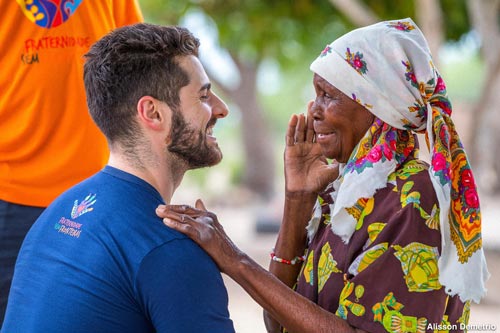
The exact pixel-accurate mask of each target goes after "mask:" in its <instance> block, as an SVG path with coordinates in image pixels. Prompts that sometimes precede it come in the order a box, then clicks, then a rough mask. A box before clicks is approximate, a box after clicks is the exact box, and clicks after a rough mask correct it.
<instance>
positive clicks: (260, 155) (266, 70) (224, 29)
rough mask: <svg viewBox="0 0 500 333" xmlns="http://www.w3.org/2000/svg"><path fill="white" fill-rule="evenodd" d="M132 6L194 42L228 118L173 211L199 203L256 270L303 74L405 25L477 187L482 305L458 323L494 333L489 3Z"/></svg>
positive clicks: (243, 309)
mask: <svg viewBox="0 0 500 333" xmlns="http://www.w3.org/2000/svg"><path fill="white" fill-rule="evenodd" d="M139 2H140V4H141V7H142V9H143V12H144V15H145V19H146V21H147V22H151V23H159V24H179V25H183V26H186V27H188V28H189V29H190V30H191V31H192V32H193V33H194V34H195V35H196V36H197V37H198V38H200V40H201V49H200V51H201V55H200V58H201V60H202V62H203V63H204V65H205V68H206V70H207V73H208V75H209V77H210V78H211V80H212V84H213V86H214V88H213V90H214V91H215V92H216V93H217V94H219V95H220V96H221V97H222V98H223V99H224V100H225V101H226V103H227V104H228V106H229V109H230V114H229V116H228V117H227V118H225V119H224V120H222V121H219V122H218V123H217V125H216V127H215V134H216V136H217V138H218V142H219V145H220V147H221V149H222V151H223V153H224V159H223V161H222V163H221V164H219V165H218V166H216V167H213V168H210V169H203V170H197V171H193V172H190V173H188V174H187V176H186V178H185V180H184V182H183V184H182V185H181V187H180V188H179V190H178V191H177V193H176V195H175V197H174V202H176V203H180V202H182V203H194V200H195V199H196V198H198V197H199V198H202V199H203V200H204V201H205V202H206V204H207V205H208V207H209V209H211V210H213V211H214V212H216V213H217V214H218V215H219V219H220V221H221V222H222V224H223V225H224V227H225V228H226V230H227V232H228V234H229V235H230V236H231V237H232V238H233V240H234V241H235V243H236V244H237V245H238V246H240V248H241V249H242V250H244V251H246V252H248V253H249V254H250V255H251V256H252V257H254V258H255V260H256V261H257V262H259V263H260V264H262V265H263V266H264V267H267V265H268V263H269V252H270V249H271V248H272V246H273V245H274V241H275V238H276V232H277V230H278V228H279V224H280V221H281V213H282V212H281V210H282V199H283V189H284V177H283V149H284V136H285V128H286V126H287V122H288V119H289V117H290V116H291V115H292V114H294V113H301V112H304V111H305V106H306V103H307V101H309V100H311V99H313V98H314V91H313V87H312V74H311V72H310V71H309V64H310V63H311V62H312V61H313V60H314V59H315V58H316V56H317V55H318V54H319V52H321V50H323V48H324V47H325V45H326V44H329V43H330V42H332V41H333V40H334V39H336V38H337V37H339V36H340V35H342V34H344V33H346V32H347V31H349V30H352V29H354V28H356V27H359V26H364V25H369V24H372V23H375V22H377V21H381V20H389V19H399V18H406V17H411V18H412V19H413V20H414V21H415V22H416V23H417V24H418V25H419V27H420V29H421V30H422V31H423V32H424V34H425V35H426V37H427V39H428V42H429V46H430V48H431V50H432V52H433V55H434V62H435V63H436V64H437V67H438V68H439V69H440V72H441V74H442V76H443V78H444V80H445V82H446V84H447V88H448V93H449V95H450V98H451V101H452V103H453V112H454V115H453V118H454V119H455V124H456V127H457V130H458V132H459V133H460V135H461V138H462V140H463V143H464V145H465V148H466V149H467V152H468V155H469V157H470V158H471V163H472V167H473V170H474V172H475V176H476V181H477V183H478V186H479V192H480V198H481V206H482V209H483V237H484V238H483V245H484V248H485V250H486V258H487V261H488V264H489V269H490V272H491V273H492V277H491V278H490V280H489V281H488V284H487V286H488V289H489V292H488V295H487V297H486V298H485V299H483V301H482V302H481V304H480V305H473V306H472V313H471V319H470V323H471V324H490V325H495V326H496V329H497V330H500V281H499V279H498V276H499V274H500V271H499V266H500V237H499V235H500V226H499V223H498V216H500V204H499V202H500V201H499V200H500V150H499V148H498V147H500V0H440V1H438V0H407V1H394V0H295V1H292V0H279V1H277V0H276V1H269V0H252V1H238V0H192V1H179V0H139ZM421 148H422V150H424V148H425V144H424V143H423V142H422V141H421ZM424 156H425V151H424ZM225 278H226V277H225ZM226 283H227V287H228V291H229V298H230V311H231V317H232V318H233V320H234V322H235V327H236V331H237V332H240V333H241V332H249V333H250V332H252V333H255V332H265V329H264V325H263V323H262V309H261V308H260V307H259V306H258V305H257V304H256V303H254V302H253V301H252V300H251V299H250V297H249V296H247V295H246V294H245V293H244V292H243V290H242V289H241V288H240V287H239V286H237V285H235V284H234V283H233V282H232V281H231V280H230V279H227V278H226Z"/></svg>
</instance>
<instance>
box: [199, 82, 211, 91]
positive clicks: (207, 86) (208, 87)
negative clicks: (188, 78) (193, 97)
mask: <svg viewBox="0 0 500 333" xmlns="http://www.w3.org/2000/svg"><path fill="white" fill-rule="evenodd" d="M211 87H212V84H211V83H210V82H208V83H205V84H204V85H203V86H201V88H200V90H198V92H202V91H203V90H210V88H211Z"/></svg>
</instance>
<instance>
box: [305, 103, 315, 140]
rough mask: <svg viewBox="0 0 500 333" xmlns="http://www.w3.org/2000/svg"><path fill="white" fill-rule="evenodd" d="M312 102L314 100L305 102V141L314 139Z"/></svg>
mask: <svg viewBox="0 0 500 333" xmlns="http://www.w3.org/2000/svg"><path fill="white" fill-rule="evenodd" d="M313 104H314V101H309V103H307V118H306V119H307V124H306V142H311V143H312V142H313V141H314V123H313V120H314V119H313V116H312V111H311V108H312V106H313Z"/></svg>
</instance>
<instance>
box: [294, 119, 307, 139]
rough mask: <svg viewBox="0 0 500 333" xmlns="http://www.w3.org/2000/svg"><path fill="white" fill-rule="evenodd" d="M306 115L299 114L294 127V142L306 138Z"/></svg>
mask: <svg viewBox="0 0 500 333" xmlns="http://www.w3.org/2000/svg"><path fill="white" fill-rule="evenodd" d="M305 130H306V117H305V116H304V115H303V114H299V116H298V121H297V127H296V128H295V142H296V143H302V142H304V140H305V139H306V132H305Z"/></svg>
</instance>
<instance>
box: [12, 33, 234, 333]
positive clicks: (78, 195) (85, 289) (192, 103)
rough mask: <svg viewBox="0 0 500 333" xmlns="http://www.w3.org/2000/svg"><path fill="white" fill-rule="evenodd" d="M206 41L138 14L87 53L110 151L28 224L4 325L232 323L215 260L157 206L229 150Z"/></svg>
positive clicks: (93, 108)
mask: <svg viewBox="0 0 500 333" xmlns="http://www.w3.org/2000/svg"><path fill="white" fill-rule="evenodd" d="M198 47H199V41H198V39H196V38H195V37H194V36H193V35H192V34H191V33H190V32H189V31H188V30H187V29H185V28H181V27H165V26H156V25H151V24H136V25H131V26H127V27H123V28H119V29H116V30H114V31H113V32H111V33H109V34H108V35H106V36H104V37H103V38H102V39H101V40H99V41H98V42H96V43H95V44H94V45H93V46H92V48H91V49H90V51H89V52H88V53H87V55H86V64H85V68H84V80H85V88H86V93H87V103H88V107H89V110H90V113H91V116H92V118H93V120H94V121H95V123H96V124H97V125H98V126H99V128H100V130H101V131H102V132H103V133H104V135H105V136H106V138H107V141H108V144H109V147H110V153H111V154H110V159H109V162H108V165H107V166H106V167H105V168H104V169H103V170H101V171H100V172H99V173H97V174H95V175H94V176H92V177H91V178H88V179H87V180H85V181H83V182H82V183H80V184H78V185H76V186H74V187H73V188H71V189H70V190H68V191H67V192H65V193H64V194H63V195H61V196H60V197H59V198H57V199H56V200H55V201H54V202H53V203H52V205H51V206H50V207H49V208H47V210H46V211H45V212H44V213H43V214H42V216H41V217H40V218H39V219H38V220H37V222H36V223H35V224H34V226H33V227H32V228H31V230H30V232H29V233H28V235H27V237H26V239H25V241H24V243H23V246H22V249H21V252H20V255H19V259H18V261H17V264H16V269H15V273H14V280H13V284H12V288H11V292H10V297H9V303H8V307H7V313H6V319H5V322H4V326H3V329H2V332H51V333H57V332H85V333H88V332H107V333H109V332H120V333H124V332H234V328H233V324H232V321H231V320H230V318H229V312H228V309H227V304H228V299H227V291H226V289H225V286H224V283H223V281H222V278H221V274H220V272H219V270H218V268H217V266H216V265H215V263H214V262H213V261H212V259H210V257H209V256H208V255H207V254H205V252H204V251H203V250H201V249H200V248H199V247H198V246H197V245H196V244H195V243H194V242H192V241H191V240H190V239H189V238H187V237H186V236H184V235H183V234H181V233H178V232H177V231H174V230H172V229H168V228H165V227H164V225H163V223H162V221H161V219H160V218H158V217H157V216H156V214H155V208H156V207H157V206H158V205H159V204H165V203H169V202H170V200H171V198H172V195H173V194H174V191H175V190H176V188H177V187H178V186H179V184H180V183H181V181H182V178H183V176H184V173H185V172H186V171H187V170H190V169H195V168H200V167H205V166H212V165H215V164H217V163H218V162H219V161H220V160H221V159H222V153H221V151H220V149H219V147H218V145H217V140H216V138H215V137H214V136H213V134H212V129H213V127H214V125H215V123H216V121H217V120H218V119H219V118H224V117H225V116H226V115H227V114H228V109H227V106H226V105H225V103H224V102H223V101H222V100H221V99H220V98H219V97H218V96H217V95H216V94H214V93H213V92H212V91H211V89H210V81H209V78H208V77H207V74H206V73H205V70H204V68H203V66H202V64H201V63H200V61H199V59H198ZM68 144H69V143H68Z"/></svg>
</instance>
